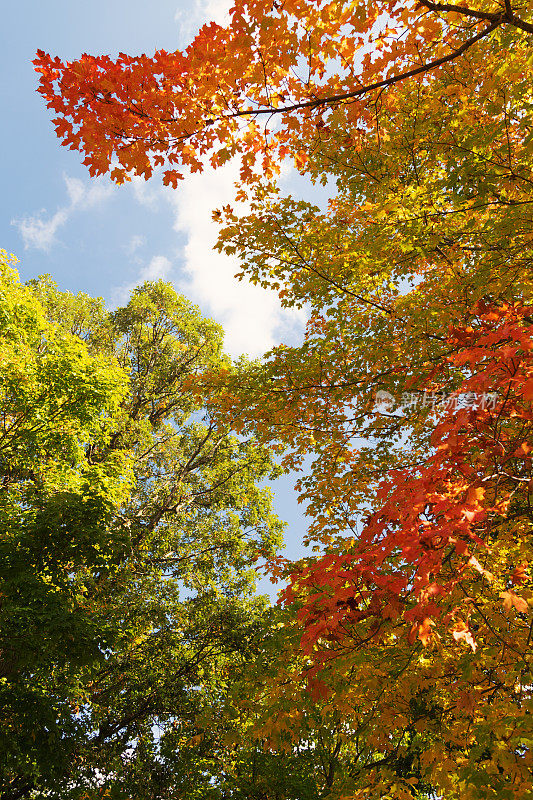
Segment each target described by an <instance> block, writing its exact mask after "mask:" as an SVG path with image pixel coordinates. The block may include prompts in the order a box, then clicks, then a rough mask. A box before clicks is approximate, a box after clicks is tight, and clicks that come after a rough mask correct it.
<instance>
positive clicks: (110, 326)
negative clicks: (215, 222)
mask: <svg viewBox="0 0 533 800" xmlns="http://www.w3.org/2000/svg"><path fill="white" fill-rule="evenodd" d="M1 280H2V284H1V292H2V296H1V299H2V333H1V336H2V362H3V363H2V397H1V409H2V440H1V442H2V451H1V452H2V459H1V465H2V491H1V495H0V503H1V505H0V508H1V520H2V537H1V548H2V559H1V567H0V576H1V590H0V591H1V597H2V604H1V618H2V634H1V637H2V638H1V645H0V649H1V659H2V660H1V668H2V683H1V688H0V692H1V698H2V703H1V708H2V732H1V734H0V736H1V745H0V750H1V756H0V759H1V760H0V763H1V770H0V774H1V784H0V786H1V796H2V798H5V800H7V798H13V799H14V798H17V797H36V796H37V797H51V796H57V797H62V798H65V797H70V796H72V797H80V798H81V797H89V796H91V797H93V796H94V797H97V796H101V791H103V790H109V791H112V792H114V795H113V796H116V797H122V796H131V794H135V791H136V787H137V789H138V788H139V786H141V785H142V782H143V781H145V782H146V781H148V779H149V778H148V777H147V775H146V774H145V775H144V777H143V778H142V779H139V778H138V777H137V772H138V769H139V764H145V765H149V766H147V767H146V769H147V770H151V773H150V774H151V778H150V779H151V780H152V781H153V782H154V786H156V785H157V781H158V780H159V781H160V782H161V785H162V786H163V785H164V784H165V778H164V775H162V776H159V777H158V775H157V771H158V766H157V765H158V759H157V753H158V752H159V751H160V750H161V749H164V747H165V746H167V745H166V744H165V742H167V741H168V740H172V738H173V737H174V738H177V739H180V738H183V737H185V738H187V737H188V736H193V735H194V734H193V733H191V727H192V729H193V730H194V726H195V725H196V724H197V723H196V716H197V715H198V714H199V713H200V711H201V709H202V707H203V706H204V705H205V704H206V703H207V702H208V700H207V699H206V697H207V696H208V693H209V692H210V691H211V692H215V693H216V692H222V691H223V684H221V683H220V677H219V674H220V673H221V672H223V671H224V670H226V671H227V670H228V669H230V668H231V664H238V663H239V661H240V659H242V658H243V657H244V655H243V654H244V653H245V652H246V651H247V648H248V647H250V642H251V641H252V640H253V637H254V636H255V635H256V633H255V630H256V628H257V626H258V625H259V624H260V621H261V616H262V613H263V612H262V609H263V606H264V603H263V601H262V600H261V598H254V596H253V594H252V593H251V592H252V589H253V586H254V571H253V565H254V563H255V561H256V559H257V558H258V557H259V554H263V555H264V556H265V555H268V554H269V553H270V554H272V553H273V552H274V551H275V549H276V548H277V546H278V545H279V542H280V537H281V530H282V526H281V523H280V522H279V521H278V520H277V519H276V517H275V516H274V515H273V514H272V511H271V499H270V493H269V490H268V489H267V488H264V487H262V486H260V485H259V484H260V483H261V482H262V481H263V480H264V479H265V478H266V477H268V476H269V475H272V474H275V472H276V468H275V466H274V464H273V461H272V458H271V455H270V453H269V452H268V451H267V450H266V449H265V448H262V447H261V446H260V445H258V444H257V442H255V441H254V439H253V438H249V437H248V438H244V437H241V438H236V437H235V436H232V435H231V434H230V432H229V427H230V426H229V420H228V421H227V422H226V423H224V424H223V423H221V422H220V420H219V419H218V418H216V417H215V415H214V413H213V411H212V410H211V403H212V400H211V399H210V398H209V397H208V396H205V397H204V398H203V401H200V402H198V401H197V400H196V399H195V397H194V396H193V394H192V393H191V392H189V391H187V389H186V384H187V381H188V380H190V379H191V377H192V376H194V375H199V374H201V373H202V372H203V371H204V370H207V369H214V368H216V369H220V368H224V369H226V370H232V369H234V367H233V366H232V365H231V363H230V361H229V359H228V358H227V357H226V356H224V355H223V353H222V350H221V331H220V329H219V328H218V326H216V325H215V324H214V323H212V322H210V321H208V320H204V319H203V318H202V317H201V316H200V314H199V312H198V310H197V309H195V307H194V306H192V305H191V304H190V303H189V302H188V301H186V300H185V299H184V298H182V297H179V296H178V295H176V293H175V292H174V290H173V289H171V288H170V287H169V286H167V285H165V284H162V283H154V284H145V285H144V286H142V287H140V288H138V289H137V290H135V292H134V293H133V295H132V297H131V300H130V301H129V303H128V304H127V305H126V306H124V307H123V308H118V309H117V310H116V311H114V312H112V313H111V312H108V311H106V310H105V308H104V307H103V305H102V302H101V301H99V300H93V299H91V298H89V297H87V296H85V295H77V296H73V295H70V294H69V293H65V292H60V291H59V290H58V289H57V287H56V286H55V284H54V283H53V282H52V281H51V280H50V279H48V278H42V279H39V280H37V281H32V282H30V284H29V285H26V286H23V285H21V284H20V283H19V282H18V278H17V275H16V272H15V270H14V269H13V267H12V266H10V264H9V260H8V259H6V258H5V257H4V260H3V264H2V274H1ZM154 759H155V760H154ZM198 779H199V773H198V774H197V775H196V780H198ZM139 780H140V781H141V783H140V784H139ZM153 791H154V792H155V791H156V790H155V788H153ZM150 796H151V795H150Z"/></svg>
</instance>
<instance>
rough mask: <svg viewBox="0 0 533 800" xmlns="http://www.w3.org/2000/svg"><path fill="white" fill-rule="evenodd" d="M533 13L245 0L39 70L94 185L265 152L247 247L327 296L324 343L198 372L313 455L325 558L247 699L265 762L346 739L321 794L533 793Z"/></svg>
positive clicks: (252, 267)
mask: <svg viewBox="0 0 533 800" xmlns="http://www.w3.org/2000/svg"><path fill="white" fill-rule="evenodd" d="M530 12H531V8H530V5H527V4H522V5H520V6H518V5H516V4H513V3H512V2H511V0H506V1H505V3H502V4H499V3H496V2H492V1H490V2H489V1H485V0H483V1H482V2H479V3H476V4H475V5H470V6H462V5H455V4H449V3H434V2H430V1H429V0H420V2H416V3H415V2H412V3H399V2H391V3H386V2H378V1H377V0H374V2H368V3H367V2H357V3H348V2H343V1H342V0H338V1H336V2H322V1H320V0H296V1H295V2H292V1H291V2H289V0H285V1H283V2H282V1H281V0H280V1H279V2H278V1H276V2H274V3H272V2H264V0H258V1H257V2H251V0H249V1H248V2H245V1H244V0H242V1H241V0H239V2H236V3H235V5H234V7H233V9H232V11H231V13H230V23H229V25H228V26H227V27H226V28H222V27H220V26H217V25H208V26H205V27H204V28H203V29H202V30H201V31H200V33H199V34H198V36H197V37H196V39H195V40H194V42H193V43H192V44H191V45H190V47H189V48H188V49H187V50H186V51H184V52H183V53H179V52H178V53H166V52H163V51H159V52H157V53H156V54H155V55H154V57H149V56H146V55H143V56H139V57H130V56H126V55H121V56H119V58H118V59H116V60H114V61H113V60H112V59H110V58H108V57H107V56H88V55H84V56H83V57H82V58H81V59H80V60H78V61H75V62H72V63H68V64H64V63H62V62H61V60H60V59H59V58H51V57H50V56H48V55H46V54H44V53H42V52H40V53H38V57H37V60H36V62H35V64H36V69H37V70H38V72H39V73H40V87H39V91H40V92H41V93H42V95H43V96H44V98H45V100H46V102H47V104H48V106H49V107H50V108H51V109H52V110H53V111H54V112H55V114H56V119H55V125H56V129H57V132H58V135H59V136H60V137H61V138H62V139H63V143H64V144H66V145H67V146H69V147H71V148H72V149H78V150H80V152H82V153H83V155H84V163H86V164H87V166H88V167H89V170H90V171H91V173H92V174H99V173H102V172H105V171H108V170H110V174H111V177H112V178H113V179H114V180H116V181H117V182H122V181H124V180H127V179H128V178H129V177H130V176H131V175H134V174H137V175H144V176H145V177H147V178H148V177H150V176H151V175H152V174H153V172H154V170H155V169H156V168H160V169H161V170H162V172H163V180H164V182H165V183H167V184H171V185H176V182H177V180H179V179H180V178H181V177H182V175H183V173H182V169H183V168H188V169H191V170H193V171H194V170H198V169H202V168H203V167H204V165H205V163H206V159H207V157H208V156H209V157H210V161H211V165H212V166H214V167H217V166H219V165H221V164H223V163H225V162H226V161H227V160H228V159H230V158H232V157H237V158H238V159H240V164H241V185H240V187H238V189H237V191H236V198H237V199H239V198H242V197H243V196H244V195H245V194H246V195H247V196H248V199H249V202H250V203H251V210H250V212H249V213H247V214H246V215H245V216H242V215H239V214H238V212H237V211H235V210H234V209H233V208H232V207H230V206H227V207H226V208H224V209H219V210H217V211H216V212H215V216H216V218H217V219H219V220H220V222H221V224H222V228H221V234H220V239H219V245H218V246H219V248H220V249H222V250H224V251H225V252H227V253H232V254H236V255H237V256H238V257H239V258H240V260H241V263H242V274H243V275H245V276H247V277H249V278H251V279H252V281H255V282H257V283H260V284H261V285H263V286H265V287H270V288H274V289H276V290H278V291H279V294H280V297H281V298H282V302H283V303H284V304H286V305H298V306H303V305H305V306H307V307H308V308H309V311H310V318H309V323H308V326H307V330H306V333H305V337H304V341H303V343H302V344H301V345H300V346H297V347H286V346H281V347H278V348H275V349H274V350H273V351H272V352H271V353H269V354H267V356H266V357H265V359H264V360H263V361H262V362H261V363H254V364H250V365H248V366H246V367H244V368H243V369H242V370H239V371H232V370H227V369H226V368H225V367H224V365H217V364H211V365H210V368H209V370H208V371H205V370H204V371H199V372H197V373H195V374H194V375H192V376H191V379H190V381H189V382H188V383H187V388H188V391H190V393H191V396H194V397H195V398H196V401H197V402H198V403H199V402H200V399H201V398H202V397H205V396H206V393H207V394H208V395H209V397H210V398H211V399H212V409H213V414H214V418H215V419H216V420H217V424H225V425H227V426H230V427H232V428H233V429H234V430H235V431H236V432H237V433H239V434H240V435H241V436H243V435H246V436H250V435H253V436H255V437H257V439H258V441H259V442H260V443H261V446H263V447H274V446H278V445H279V444H280V443H281V444H282V445H283V446H284V448H285V455H284V461H283V463H284V465H285V466H286V467H287V468H291V467H292V468H296V469H300V468H303V466H304V464H305V463H308V462H309V460H311V467H310V468H309V469H306V470H305V471H304V472H303V474H302V476H301V479H300V481H299V490H300V493H301V496H302V499H304V500H305V501H306V502H307V513H308V515H309V521H310V524H309V530H308V533H307V540H308V541H309V543H311V544H312V545H313V547H314V548H315V550H314V553H313V554H311V555H310V556H309V557H308V558H306V559H303V560H302V561H301V562H299V563H296V564H291V563H287V562H285V561H284V560H283V559H280V558H275V559H272V561H271V564H270V569H271V572H272V574H273V575H274V576H276V575H278V576H282V577H283V578H285V579H288V581H289V586H288V588H287V589H286V590H285V592H284V604H285V609H284V611H283V612H280V614H281V617H280V620H281V627H280V628H279V630H280V631H281V632H282V633H280V634H279V637H280V645H279V647H280V652H281V654H282V655H280V657H279V660H277V661H276V658H275V656H273V655H272V656H270V657H269V658H268V659H267V658H265V662H266V664H267V667H266V675H267V677H265V676H263V677H262V676H261V675H255V676H254V673H253V671H252V670H251V668H248V671H247V670H245V674H244V675H243V676H242V678H240V679H239V681H238V682H237V683H236V687H235V695H234V696H235V698H236V704H237V707H238V708H240V709H242V710H243V713H245V714H249V713H251V714H252V716H253V717H254V719H255V722H254V724H253V725H252V726H251V727H250V728H247V729H246V730H251V731H252V732H255V733H254V735H255V736H256V737H258V741H261V742H263V744H264V747H265V748H266V751H268V752H277V753H278V754H283V758H287V757H289V758H290V757H291V755H292V756H293V755H294V754H295V752H296V753H300V751H301V753H302V754H303V755H302V758H303V761H300V764H301V765H302V764H305V765H308V761H307V760H308V759H309V752H310V751H313V753H315V752H316V753H319V752H320V753H321V754H322V762H321V763H322V766H321V767H320V768H319V767H317V765H316V762H313V760H312V759H311V763H312V764H313V763H314V767H313V768H314V774H315V777H316V775H318V774H319V772H320V769H321V770H322V772H321V774H322V776H323V779H321V780H322V782H321V783H320V782H319V783H318V784H317V783H315V784H314V788H313V787H312V786H311V784H307V783H305V779H304V777H303V773H300V775H301V777H300V780H301V786H302V787H303V786H306V787H308V788H309V786H311V788H310V789H309V791H310V792H311V794H310V796H311V797H312V796H313V794H312V792H313V791H318V792H319V796H323V797H331V798H339V799H340V798H345V800H346V798H350V800H363V798H364V799H365V800H370V799H371V800H374V798H376V799H377V798H383V797H394V798H409V797H413V796H416V795H417V794H418V796H420V797H424V796H432V797H444V798H450V800H451V798H457V797H461V798H472V799H474V798H504V797H506V798H521V797H525V796H528V795H529V794H530V793H531V791H532V784H533V775H532V767H531V738H532V732H531V710H532V708H531V703H532V698H531V675H530V669H531V667H530V662H531V646H532V636H531V631H532V620H531V610H530V604H531V599H532V596H531V589H532V585H531V576H530V573H529V571H528V563H529V561H530V549H531V541H530V540H531V537H530V529H531V487H532V485H533V484H532V478H533V476H532V475H531V455H530V453H531V450H532V449H533V443H532V442H531V422H532V419H533V417H532V414H533V410H532V400H533V383H532V380H533V377H532V376H533V371H532V364H531V351H532V341H533V339H532V329H531V326H532V324H533V318H532V310H531V309H532V296H531V295H532V280H531V275H532V263H533V259H532V250H531V246H532V234H531V231H532V224H531V223H532V218H531V204H532V194H531V187H532V185H533V174H532V168H531V150H532V146H533V145H532V142H533V129H532V123H531V109H532V90H531V81H530V79H529V76H530V70H531V62H532V58H533V57H532V55H531V46H532V33H533V23H532V22H530V21H529V16H530ZM284 158H291V159H292V162H293V163H294V164H295V166H296V168H297V169H299V170H300V172H302V173H303V174H305V175H307V176H308V177H309V178H310V179H311V180H313V181H320V182H322V183H323V184H324V185H325V186H327V187H329V189H330V194H331V198H330V201H329V204H328V208H327V210H326V211H322V210H320V209H319V208H318V207H316V206H313V205H312V204H310V203H307V202H303V201H302V200H300V199H299V198H293V197H286V196H283V195H282V194H281V192H280V189H279V186H278V185H277V183H276V173H277V172H278V171H279V168H280V166H281V164H282V162H283V159H284ZM221 366H222V369H221ZM306 460H307V461H306ZM272 635H273V636H274V640H276V635H274V634H272ZM262 641H271V639H269V638H268V636H267V637H266V639H262ZM298 642H299V643H298ZM261 646H262V647H264V646H266V645H261ZM247 672H248V675H247V674H246V673H247ZM239 692H240V694H239ZM240 736H241V739H240V742H241V743H242V742H245V741H248V740H247V738H246V737H247V736H248V733H246V734H245V732H244V729H241V732H240ZM302 742H305V743H306V744H305V743H304V744H302ZM320 742H322V743H321V744H317V743H320ZM326 754H328V756H327V757H326ZM280 757H281V755H280ZM328 758H329V761H328ZM278 763H279V762H278ZM327 765H329V766H327ZM306 769H307V766H306ZM328 769H329V770H330V771H329V772H328ZM250 791H251V790H250ZM287 791H289V790H288V789H287ZM303 791H304V789H302V793H303ZM305 791H307V788H306V789H305ZM191 796H193V795H191ZM228 796H232V795H231V793H229V794H228ZM237 796H238V795H237ZM259 796H261V795H259ZM263 796H267V797H269V796H271V795H269V794H268V790H267V789H266V788H265V792H264V794H263ZM287 796H288V797H289V796H291V795H290V793H289V794H287Z"/></svg>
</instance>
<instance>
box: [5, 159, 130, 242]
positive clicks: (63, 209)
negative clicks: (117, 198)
mask: <svg viewBox="0 0 533 800" xmlns="http://www.w3.org/2000/svg"><path fill="white" fill-rule="evenodd" d="M63 180H64V181H65V187H66V190H67V194H68V198H69V203H68V204H66V205H64V206H60V207H59V208H58V209H57V211H56V212H55V214H53V215H52V216H48V217H47V215H46V211H45V209H43V210H42V211H40V212H39V213H38V214H36V215H34V216H27V217H24V218H23V219H14V220H12V221H11V224H12V225H15V226H16V227H17V228H18V229H19V232H20V235H21V236H22V239H23V241H24V247H25V249H26V250H27V249H29V248H31V247H35V248H37V249H38V250H46V251H48V250H50V249H51V247H52V246H53V245H54V244H56V242H57V239H56V233H57V231H58V229H59V228H61V227H63V225H65V223H66V222H67V221H68V220H69V218H70V217H71V216H72V214H73V212H74V211H75V210H86V209H89V208H93V207H94V206H96V205H99V204H100V203H101V202H103V201H104V200H106V199H107V198H108V197H109V196H110V195H111V194H112V193H113V191H114V186H113V184H112V183H110V181H109V180H108V179H106V178H105V177H100V178H95V179H94V180H92V181H90V182H88V183H84V182H83V181H81V180H80V179H79V178H71V177H70V176H69V175H63Z"/></svg>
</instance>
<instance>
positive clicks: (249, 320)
mask: <svg viewBox="0 0 533 800" xmlns="http://www.w3.org/2000/svg"><path fill="white" fill-rule="evenodd" d="M237 179H238V165H237V164H235V163H229V164H226V165H225V166H224V167H222V168H219V169H217V170H216V171H214V170H212V169H209V168H208V169H206V171H205V172H203V173H195V174H194V175H191V176H188V177H187V180H185V181H183V183H181V184H180V185H179V187H178V189H177V190H172V189H167V190H165V196H166V197H167V199H168V200H169V202H170V203H171V204H172V206H173V208H174V212H175V224H174V228H175V230H176V231H178V232H180V233H183V234H185V236H186V237H187V244H186V246H185V248H184V261H185V265H184V270H185V274H186V278H185V280H182V281H181V282H180V287H179V288H180V291H182V292H183V293H184V294H186V295H187V297H190V298H191V299H192V300H193V301H194V302H196V303H198V304H199V305H200V306H201V308H202V309H203V310H204V311H205V312H206V313H208V314H210V315H212V316H213V317H215V319H216V320H217V321H218V322H220V323H221V324H222V325H223V327H224V330H225V332H226V338H225V348H226V350H227V351H228V352H229V353H231V354H232V355H239V354H241V353H248V354H249V355H250V356H257V355H261V354H263V353H264V352H265V351H266V350H268V349H269V348H271V347H272V346H274V345H275V344H277V343H278V342H279V341H280V338H281V337H282V336H284V334H288V333H289V332H290V331H292V332H294V331H295V330H301V326H302V324H303V322H304V321H305V314H304V312H301V311H295V310H288V309H283V308H282V307H281V303H280V300H279V297H278V295H277V293H276V292H273V291H268V290H265V289H262V288H261V287H260V286H253V285H252V284H251V283H249V282H248V281H246V280H241V281H239V280H237V279H236V278H235V274H236V273H237V272H239V269H240V265H239V261H238V260H237V259H236V258H233V257H230V256H226V255H223V254H220V253H218V252H216V251H214V250H213V245H214V244H215V242H216V239H217V234H218V225H217V224H216V223H215V222H213V220H212V218H211V213H212V211H213V210H214V209H215V208H218V207H221V206H222V205H225V204H226V203H229V202H231V201H232V200H233V196H234V193H235V186H234V184H235V181H236V180H237ZM284 338H286V337H284Z"/></svg>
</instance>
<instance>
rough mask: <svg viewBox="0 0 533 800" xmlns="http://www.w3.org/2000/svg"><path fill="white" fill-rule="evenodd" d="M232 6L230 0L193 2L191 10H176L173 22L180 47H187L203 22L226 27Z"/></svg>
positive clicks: (198, 0) (200, 0)
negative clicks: (175, 24)
mask: <svg viewBox="0 0 533 800" xmlns="http://www.w3.org/2000/svg"><path fill="white" fill-rule="evenodd" d="M232 5H233V2H232V0H195V2H194V5H193V7H192V8H191V7H190V6H189V7H188V8H187V9H186V10H184V9H183V8H178V9H177V10H176V13H175V14H174V20H175V21H176V22H177V24H178V27H179V44H180V47H187V46H188V45H189V44H190V43H191V42H192V40H193V39H194V37H195V36H196V34H197V33H198V31H199V29H200V28H201V26H202V25H203V24H204V23H205V22H216V23H217V24H218V25H224V26H225V25H227V24H228V23H229V10H230V8H231V7H232Z"/></svg>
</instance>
